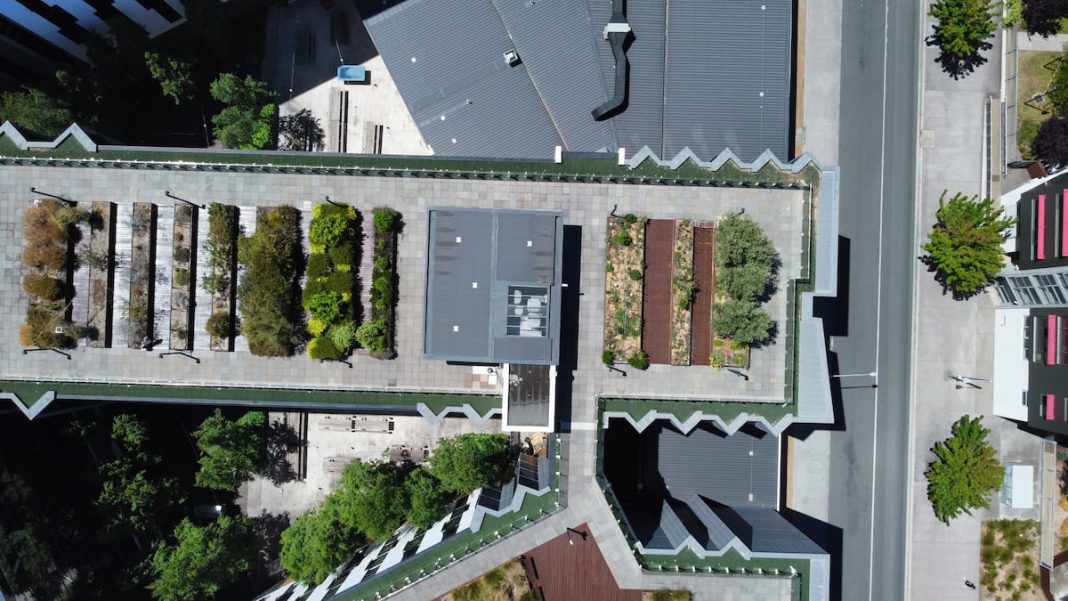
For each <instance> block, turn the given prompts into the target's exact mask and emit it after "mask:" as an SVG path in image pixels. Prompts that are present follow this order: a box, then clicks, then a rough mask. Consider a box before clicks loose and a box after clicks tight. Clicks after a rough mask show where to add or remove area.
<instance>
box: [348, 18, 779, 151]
mask: <svg viewBox="0 0 1068 601" xmlns="http://www.w3.org/2000/svg"><path fill="white" fill-rule="evenodd" d="M371 4H373V3H371ZM361 11H364V9H363V8H362V7H361ZM372 13H377V14H373V15H372V16H370V17H368V18H367V19H366V21H365V23H366V25H367V30H368V31H369V32H370V34H371V37H372V39H373V41H374V43H375V46H376V47H377V48H378V50H379V52H380V53H381V55H382V57H383V59H384V60H385V62H386V66H387V67H388V69H389V71H390V74H391V75H392V77H393V79H394V80H395V81H396V83H397V87H398V88H399V90H400V92H401V94H402V96H403V97H404V99H405V102H406V103H407V104H408V107H409V109H410V110H411V112H412V115H413V117H414V118H415V121H416V123H417V124H418V125H419V128H420V131H421V132H422V133H423V137H424V138H425V139H426V141H427V143H429V144H430V145H431V147H432V148H434V151H435V152H436V153H438V154H448V155H455V156H484V157H515V158H526V157H531V158H548V157H550V156H551V153H552V151H553V147H554V146H555V145H557V144H560V145H562V146H563V147H564V148H565V149H567V150H571V151H598V150H604V149H607V150H615V149H616V148H618V147H620V146H624V147H628V148H632V149H634V150H637V149H639V148H641V147H642V146H649V147H650V148H652V149H653V150H654V151H655V152H656V153H657V154H659V155H660V156H672V155H674V154H676V153H678V152H679V151H680V150H682V149H683V148H684V147H689V148H690V149H691V150H693V151H694V152H695V153H696V154H697V155H698V156H702V157H708V158H711V157H714V156H716V155H718V154H719V153H720V152H721V151H722V150H724V149H726V148H730V149H731V150H732V151H734V153H735V154H736V155H737V156H738V157H739V158H741V159H742V160H752V159H755V158H756V157H757V156H758V155H759V154H760V153H761V152H763V151H764V150H765V149H770V150H772V152H774V153H775V154H776V155H777V156H779V157H783V158H786V157H788V156H789V155H790V148H789V140H790V127H791V123H790V106H791V100H792V98H791V96H792V94H791V92H792V90H791V86H790V79H791V72H792V64H793V60H792V47H793V43H792V33H793V10H792V3H791V2H790V0H762V1H761V2H759V3H757V2H751V1H749V0H672V2H670V3H668V2H667V1H666V0H647V1H644V2H630V3H628V5H627V9H626V19H627V21H628V23H629V24H630V27H631V30H632V32H633V37H632V41H631V43H630V44H629V45H628V46H627V51H626V56H627V60H628V62H629V65H630V68H629V76H628V77H629V85H628V96H627V102H626V104H625V108H624V109H623V110H622V111H621V112H619V113H618V114H616V115H614V116H612V117H610V118H608V119H605V120H604V121H595V120H593V118H592V116H591V115H590V111H591V110H592V109H593V108H594V107H596V106H598V105H599V104H601V103H602V102H604V100H605V99H606V98H608V96H609V95H610V94H611V93H612V91H613V90H612V89H610V88H613V87H614V86H613V84H612V82H613V78H614V74H615V59H614V57H613V56H612V49H611V46H610V44H609V43H608V42H607V41H606V40H605V39H604V34H603V31H604V28H605V25H606V24H607V23H608V22H609V20H610V18H611V15H612V3H611V2H609V1H607V0H585V1H583V0H533V1H531V0H405V1H403V2H399V3H397V4H395V5H392V6H389V7H388V8H385V9H384V10H383V9H382V8H381V7H378V6H376V7H368V8H367V9H366V14H372ZM511 49H514V50H516V51H517V53H518V54H519V57H520V60H521V62H520V63H519V64H518V65H516V66H512V67H509V66H507V64H506V63H505V61H504V58H503V53H504V52H505V51H507V50H511ZM412 58H415V59H416V61H415V62H412V60H411V59H412ZM442 115H444V116H445V117H446V119H445V120H444V121H442V120H441V116H442ZM454 139H455V142H453V140H454Z"/></svg>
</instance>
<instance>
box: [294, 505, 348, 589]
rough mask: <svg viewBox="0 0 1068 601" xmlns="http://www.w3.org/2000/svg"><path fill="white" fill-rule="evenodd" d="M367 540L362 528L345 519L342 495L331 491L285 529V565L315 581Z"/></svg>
mask: <svg viewBox="0 0 1068 601" xmlns="http://www.w3.org/2000/svg"><path fill="white" fill-rule="evenodd" d="M363 542H364V539H363V537H362V536H361V535H360V533H359V531H357V530H356V529H355V528H354V527H352V526H351V525H348V524H346V523H344V522H343V521H342V519H341V509H340V503H339V497H338V496H335V495H330V496H328V497H327V498H326V500H325V501H323V505H322V507H319V508H318V509H313V510H312V511H309V512H308V513H305V514H304V515H301V516H300V517H299V518H297V521H296V522H294V523H293V525H292V526H290V527H289V528H287V529H286V530H285V531H284V532H282V550H281V554H280V560H281V562H282V568H283V569H285V571H286V573H288V574H289V575H290V576H292V577H293V578H294V579H296V580H299V581H300V582H304V583H306V584H310V585H315V584H318V583H320V582H322V581H323V580H324V579H326V577H327V576H329V575H330V574H331V573H332V572H333V571H334V570H336V569H337V567H338V566H339V565H341V564H342V563H344V562H345V560H346V559H348V558H349V557H350V556H351V554H352V552H353V551H355V550H356V548H357V547H359V546H360V545H361V544H362V543H363Z"/></svg>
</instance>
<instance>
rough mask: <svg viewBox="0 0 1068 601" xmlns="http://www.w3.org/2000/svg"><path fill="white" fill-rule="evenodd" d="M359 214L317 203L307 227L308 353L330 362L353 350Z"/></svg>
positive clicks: (357, 296) (355, 318) (346, 208)
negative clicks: (308, 250) (309, 244)
mask: <svg viewBox="0 0 1068 601" xmlns="http://www.w3.org/2000/svg"><path fill="white" fill-rule="evenodd" d="M360 237H361V234H360V215H359V213H358V212H357V211H356V209H354V208H353V207H350V206H338V205H335V204H321V205H316V206H315V208H314V209H312V220H311V224H310V227H309V235H308V238H309V241H310V242H311V254H310V255H309V256H308V263H307V266H306V270H305V275H306V276H307V277H306V279H305V282H304V310H305V311H307V312H308V313H309V316H310V318H309V319H308V334H309V335H310V336H311V340H310V341H309V342H308V356H309V357H311V358H312V359H324V360H334V359H339V358H341V357H344V356H346V355H348V354H349V353H351V352H352V349H353V347H354V346H355V345H356V324H357V321H358V320H359V317H360V306H359V298H360V290H359V285H360V284H359V279H358V278H357V273H356V272H357V270H356V268H355V267H356V266H357V265H359V264H360Z"/></svg>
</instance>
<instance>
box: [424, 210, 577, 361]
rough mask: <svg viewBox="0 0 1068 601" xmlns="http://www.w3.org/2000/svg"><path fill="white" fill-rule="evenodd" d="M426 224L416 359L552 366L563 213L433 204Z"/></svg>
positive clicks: (557, 330) (556, 341) (555, 349)
mask: <svg viewBox="0 0 1068 601" xmlns="http://www.w3.org/2000/svg"><path fill="white" fill-rule="evenodd" d="M429 224H430V225H429V235H428V252H427V281H426V310H425V312H424V324H423V356H424V357H426V358H428V359H441V360H446V361H456V362H468V363H483V364H500V363H522V364H529V365H555V364H556V363H558V362H559V353H560V339H559V338H560V315H559V313H560V284H561V263H562V245H563V216H562V215H561V214H560V213H559V212H554V211H516V210H503V209H459V208H432V209H430V211H429Z"/></svg>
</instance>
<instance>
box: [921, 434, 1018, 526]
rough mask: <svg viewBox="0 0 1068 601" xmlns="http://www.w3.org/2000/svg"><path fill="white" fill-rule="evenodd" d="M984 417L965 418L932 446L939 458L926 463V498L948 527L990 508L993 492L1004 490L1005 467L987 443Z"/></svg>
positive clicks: (932, 450)
mask: <svg viewBox="0 0 1068 601" xmlns="http://www.w3.org/2000/svg"><path fill="white" fill-rule="evenodd" d="M982 420H983V417H982V416H979V417H975V418H973V417H970V416H968V415H965V416H963V417H961V418H960V419H959V420H957V421H956V422H955V423H954V424H953V427H952V428H951V433H952V435H951V436H950V437H949V438H947V439H946V440H944V441H938V442H936V443H935V444H934V446H933V447H931V452H932V453H934V454H935V457H936V458H937V459H936V460H935V461H932V462H931V463H929V464H927V471H926V472H924V476H926V477H927V498H928V499H929V500H930V501H931V507H932V509H934V513H935V516H936V517H937V518H938V519H939V520H941V521H943V522H945V523H946V524H949V521H950V520H951V519H953V518H955V517H957V516H959V515H960V514H962V513H967V514H968V515H971V510H973V509H982V508H986V507H989V506H990V495H991V493H993V492H995V491H997V490H1000V489H1001V481H1002V479H1003V478H1004V477H1005V468H1004V467H1002V466H1001V463H1000V462H999V461H998V459H997V452H996V451H995V450H994V447H992V446H991V445H990V443H989V442H988V441H987V435H989V434H990V430H988V429H986V428H984V427H983V426H982Z"/></svg>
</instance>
